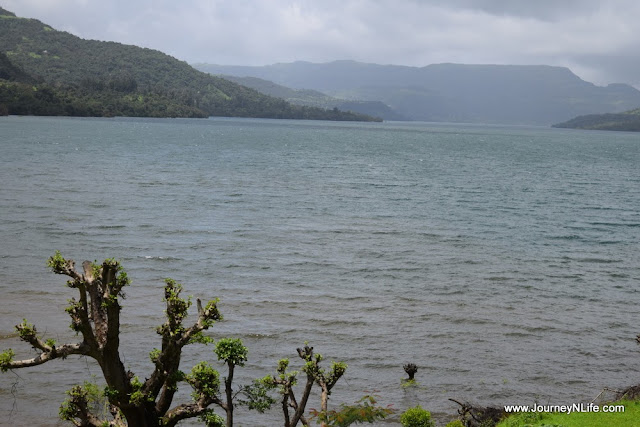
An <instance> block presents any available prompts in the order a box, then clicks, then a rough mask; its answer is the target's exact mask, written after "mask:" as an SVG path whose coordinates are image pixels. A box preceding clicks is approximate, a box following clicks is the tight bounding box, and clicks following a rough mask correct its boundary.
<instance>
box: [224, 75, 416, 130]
mask: <svg viewBox="0 0 640 427" xmlns="http://www.w3.org/2000/svg"><path fill="white" fill-rule="evenodd" d="M220 77H222V78H224V79H226V80H231V81H232V82H235V83H238V84H240V85H243V86H246V87H250V88H252V89H255V90H257V91H258V92H260V93H263V94H265V95H269V96H273V97H276V98H281V99H284V100H285V101H287V102H290V103H292V104H296V105H306V106H310V107H319V108H325V109H333V108H337V109H339V110H342V111H353V112H356V113H360V114H367V115H370V116H374V117H381V118H383V119H384V120H406V118H405V117H404V116H402V115H400V114H398V112H396V111H394V110H393V109H392V108H391V107H389V106H388V105H386V104H384V103H383V102H380V101H357V100H344V99H339V98H334V97H332V96H329V95H325V94H324V93H322V92H318V91H316V90H312V89H291V88H288V87H286V86H282V85H279V84H277V83H274V82H272V81H269V80H264V79H260V78H257V77H238V76H230V75H222V76H220Z"/></svg>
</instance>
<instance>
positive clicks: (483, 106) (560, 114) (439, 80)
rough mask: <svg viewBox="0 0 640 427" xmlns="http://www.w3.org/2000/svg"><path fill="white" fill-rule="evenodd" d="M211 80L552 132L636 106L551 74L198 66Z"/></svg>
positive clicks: (617, 90) (493, 68) (416, 115)
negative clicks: (244, 79) (580, 118)
mask: <svg viewBox="0 0 640 427" xmlns="http://www.w3.org/2000/svg"><path fill="white" fill-rule="evenodd" d="M195 67H196V68H198V69H200V70H202V71H207V72H210V73H214V74H231V75H236V76H253V77H259V78H262V79H267V80H272V81H274V82H275V83H278V84H282V85H285V86H289V87H292V88H302V87H304V88H309V89H314V90H318V91H321V92H323V93H326V94H328V95H331V96H335V97H338V98H344V99H364V100H377V101H382V102H384V103H385V104H387V105H389V106H390V107H392V108H393V109H395V110H396V111H398V112H399V113H400V114H402V115H405V116H408V117H410V118H411V119H413V120H427V121H455V122H484V123H505V124H537V125H549V124H551V123H556V122H559V121H562V120H567V119H569V118H571V117H575V116H577V115H583V114H590V113H597V112H620V111H625V110H629V109H632V108H635V107H637V106H638V105H640V91H638V90H636V89H634V88H633V87H631V86H628V85H623V84H615V85H609V86H607V87H599V86H595V85H593V84H591V83H588V82H585V81H583V80H581V79H580V78H579V77H577V76H576V75H575V74H573V73H572V72H571V71H570V70H569V69H567V68H562V67H551V66H512V65H463V64H434V65H428V66H426V67H422V68H418V67H406V66H395V65H378V64H364V63H359V62H354V61H335V62H330V63H325V64H313V63H309V62H295V63H290V64H275V65H270V66H265V67H238V66H219V65H207V64H198V65H195Z"/></svg>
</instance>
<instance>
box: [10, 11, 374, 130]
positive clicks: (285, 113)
mask: <svg viewBox="0 0 640 427" xmlns="http://www.w3.org/2000/svg"><path fill="white" fill-rule="evenodd" d="M0 46H2V52H1V53H2V57H1V58H0V78H1V79H2V80H0V105H3V104H4V106H5V107H4V108H5V110H8V112H9V113H11V114H51V115H58V114H63V115H80V116H104V115H107V116H114V115H124V116H157V117H167V116H168V117H206V116H232V117H269V118H290V119H326V120H373V118H372V117H368V116H365V115H361V114H355V113H350V112H342V111H337V110H325V109H321V108H310V107H304V106H294V105H291V104H289V103H288V102H286V101H284V100H282V99H277V98H274V97H270V96H266V95H263V94H261V93H259V92H257V91H255V90H253V89H250V88H247V87H244V86H241V85H239V84H236V83H233V82H231V81H228V80H225V79H222V78H219V77H215V76H211V75H208V74H206V73H203V72H200V71H198V70H195V69H194V68H192V67H191V66H190V65H189V64H187V63H185V62H183V61H179V60H178V59H175V58H173V57H171V56H169V55H166V54H164V53H162V52H159V51H156V50H152V49H146V48H140V47H137V46H130V45H124V44H120V43H115V42H104V41H96V40H84V39H81V38H79V37H76V36H74V35H72V34H70V33H67V32H63V31H57V30H55V29H53V28H51V27H50V26H48V25H46V24H44V23H42V22H40V21H38V20H35V19H25V18H19V17H16V16H15V15H14V14H13V13H11V12H8V11H6V10H4V9H0ZM31 80H32V81H31ZM26 83H34V84H30V85H26ZM43 90H44V91H45V92H47V95H46V96H42V94H41V91H43ZM0 108H1V107H0Z"/></svg>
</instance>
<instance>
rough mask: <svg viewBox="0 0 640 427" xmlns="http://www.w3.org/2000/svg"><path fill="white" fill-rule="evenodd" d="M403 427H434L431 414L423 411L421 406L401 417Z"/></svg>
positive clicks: (410, 409) (407, 411)
mask: <svg viewBox="0 0 640 427" xmlns="http://www.w3.org/2000/svg"><path fill="white" fill-rule="evenodd" d="M400 423H401V424H402V427H434V425H435V424H434V423H433V421H432V420H431V412H429V411H427V410H426V409H422V407H421V406H420V405H418V406H416V407H414V408H409V409H407V410H406V411H404V412H403V413H402V415H401V416H400Z"/></svg>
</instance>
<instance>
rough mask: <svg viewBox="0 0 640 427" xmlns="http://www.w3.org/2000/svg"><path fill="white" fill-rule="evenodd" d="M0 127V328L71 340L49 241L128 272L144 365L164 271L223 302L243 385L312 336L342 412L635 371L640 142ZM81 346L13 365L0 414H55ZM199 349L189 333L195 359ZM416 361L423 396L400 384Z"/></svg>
mask: <svg viewBox="0 0 640 427" xmlns="http://www.w3.org/2000/svg"><path fill="white" fill-rule="evenodd" d="M0 135H1V138H0V148H1V150H2V168H1V169H0V182H1V184H0V215H1V218H2V227H0V241H1V242H2V246H1V247H0V263H1V264H0V267H1V268H0V296H1V299H0V336H1V337H6V336H7V335H9V334H11V333H12V332H13V325H15V324H17V323H19V322H20V320H21V319H22V318H23V317H26V318H27V319H28V320H29V321H31V322H32V323H34V324H35V325H36V326H37V327H38V329H39V331H40V332H46V335H47V337H54V338H58V339H59V340H60V341H74V340H75V339H76V338H75V337H74V336H73V334H72V333H71V332H70V331H69V329H68V324H69V322H68V317H67V316H66V314H65V313H64V307H65V306H66V301H67V299H68V298H70V297H71V296H74V294H73V292H72V290H71V289H68V288H66V287H65V285H64V282H65V280H64V278H62V277H60V276H55V275H53V274H52V273H50V272H48V271H47V269H46V266H45V261H46V259H47V258H48V257H49V256H51V255H52V254H53V253H54V251H55V250H56V249H58V250H60V251H61V252H62V253H63V255H65V256H66V257H69V258H73V259H75V260H76V261H77V263H78V264H79V263H81V262H82V261H83V260H84V259H90V260H102V259H104V258H107V257H115V258H117V259H119V260H120V261H121V262H122V263H123V265H124V267H125V268H126V269H127V271H128V273H129V276H130V277H131V278H132V280H133V285H132V286H131V287H130V289H129V290H128V291H127V299H126V300H125V301H124V302H123V305H124V309H123V314H122V318H123V322H124V324H123V330H124V342H123V348H122V353H123V354H124V356H125V361H126V362H125V363H126V364H127V366H128V367H130V368H131V369H132V370H133V371H134V372H135V373H136V374H138V375H139V376H140V377H141V378H144V377H145V375H147V374H148V373H149V372H150V371H151V364H150V362H149V359H148V352H149V351H150V350H151V349H152V348H153V347H157V346H159V345H160V343H159V339H158V338H159V337H158V336H157V335H156V334H155V331H154V328H155V326H157V325H159V324H160V323H162V316H163V309H164V306H163V302H162V287H163V278H165V277H171V278H174V279H176V280H178V281H179V282H181V283H183V284H184V287H185V292H184V293H185V295H194V297H199V298H202V299H203V300H208V299H211V298H214V297H220V298H221V304H220V308H221V311H222V312H223V314H224V315H225V321H224V322H221V323H219V324H216V325H215V326H214V327H213V328H212V329H210V330H209V334H210V335H211V336H213V337H214V338H218V337H223V336H233V337H240V338H242V339H243V341H244V342H245V344H246V345H247V346H248V347H249V352H250V353H249V359H250V360H249V363H248V364H247V366H246V367H245V368H244V369H239V370H238V371H237V379H238V384H241V383H243V382H244V383H246V382H248V381H249V379H251V378H256V377H262V376H265V375H267V374H269V373H272V372H274V370H275V365H276V363H277V361H278V360H279V359H281V358H283V357H290V358H291V360H292V365H293V366H298V363H297V359H296V358H297V356H296V352H295V348H296V347H298V346H300V345H302V343H303V342H304V341H309V342H310V344H311V345H313V346H314V347H315V348H316V350H317V351H318V352H320V353H322V354H323V355H325V356H326V359H327V365H328V364H329V363H330V361H331V360H341V361H345V362H346V363H347V364H348V365H349V368H348V370H347V374H346V376H345V378H344V379H342V380H340V382H339V383H338V385H337V386H336V388H335V389H334V393H333V396H332V397H333V398H332V401H331V405H334V407H335V405H338V404H339V403H342V402H353V401H354V400H356V399H357V398H358V397H360V396H361V395H362V394H364V391H365V390H379V391H378V394H379V395H380V403H382V404H385V405H386V404H389V403H393V404H394V406H395V407H396V408H398V409H401V410H402V409H405V408H406V407H408V406H414V405H416V404H421V405H422V406H423V407H424V408H425V409H429V410H431V411H434V412H435V413H448V414H454V413H455V411H456V409H457V408H456V407H455V405H454V404H452V403H451V402H449V401H448V400H447V399H448V398H449V397H453V398H456V399H458V400H470V401H472V402H475V403H479V404H484V405H486V404H492V405H499V404H532V403H534V401H537V402H540V403H545V404H546V403H549V404H571V403H574V402H579V401H590V400H591V399H592V398H593V397H595V396H596V395H597V394H598V393H599V392H600V390H601V389H602V388H603V387H613V388H623V387H624V386H628V385H633V384H637V383H639V382H640V375H639V369H638V366H639V364H638V360H640V348H638V345H637V344H636V342H635V336H636V334H638V333H640V314H639V313H638V310H637V305H638V300H639V299H640V295H639V294H638V291H637V288H638V281H639V279H640V255H639V251H638V243H639V240H640V169H639V167H638V165H640V135H638V134H628V133H615V132H609V133H604V132H582V131H566V130H558V129H546V128H527V127H497V126H476V125H474V126H471V125H468V126H465V125H454V124H427V123H400V122H396V123H394V122H391V123H381V124H370V123H367V124H359V123H328V122H295V121H274V120H251V119H221V118H215V119H209V120H169V119H158V120H153V119H64V118H33V117H20V118H18V117H9V118H3V119H1V120H0ZM8 347H12V348H14V350H16V351H17V353H18V355H19V356H21V357H27V356H29V357H31V354H32V353H31V352H30V351H29V350H28V348H27V347H28V346H27V345H26V344H20V343H18V342H17V340H16V339H14V338H9V339H2V340H0V349H5V348H8ZM70 359H71V360H66V361H54V362H50V363H48V364H45V365H44V366H42V367H37V368H32V369H24V370H20V371H17V372H16V373H17V374H18V375H19V376H20V378H17V377H16V376H15V375H14V374H12V373H7V374H2V375H0V424H2V423H4V422H7V420H16V419H18V420H21V421H22V420H28V421H29V422H32V423H37V424H42V425H45V424H46V423H50V424H49V425H54V424H55V423H56V422H57V421H56V417H57V408H58V406H59V404H60V403H61V402H62V401H63V400H64V398H65V396H64V390H66V389H68V388H70V387H71V385H73V384H75V383H77V382H81V381H83V380H84V379H91V375H98V374H99V370H98V369H97V368H96V366H95V365H94V364H93V363H91V362H85V361H82V362H81V363H77V360H76V359H75V358H70ZM202 359H207V360H209V361H210V362H214V363H215V356H213V354H212V353H211V349H210V348H207V347H203V346H192V347H191V349H190V350H189V351H188V352H187V354H186V355H185V357H184V362H183V369H184V370H189V369H190V368H191V366H192V365H193V364H194V363H195V361H198V360H202ZM407 362H414V363H416V364H417V365H418V366H419V368H420V370H419V371H418V374H417V379H418V381H419V383H420V387H417V388H409V389H403V388H402V387H401V386H400V379H401V378H402V377H404V376H405V374H404V372H403V370H402V365H403V363H407ZM16 380H17V385H16V386H15V387H13V385H14V383H16ZM183 390H184V393H183V399H182V401H184V400H187V399H188V390H187V388H186V386H184V387H183ZM13 395H15V399H14V397H13ZM182 401H176V402H175V403H176V404H178V403H181V402H182ZM317 406H318V399H315V401H313V402H311V403H310V405H309V407H310V408H313V407H317ZM280 419H281V414H280V413H279V410H278V409H277V408H276V409H274V410H272V411H271V413H270V414H269V415H267V416H263V415H256V414H255V413H248V412H246V411H240V413H239V414H238V416H237V421H238V423H239V425H258V424H261V423H266V424H270V423H271V424H273V425H278V424H279V423H280V421H279V420H280ZM265 420H266V421H265ZM254 423H257V424H254Z"/></svg>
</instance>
